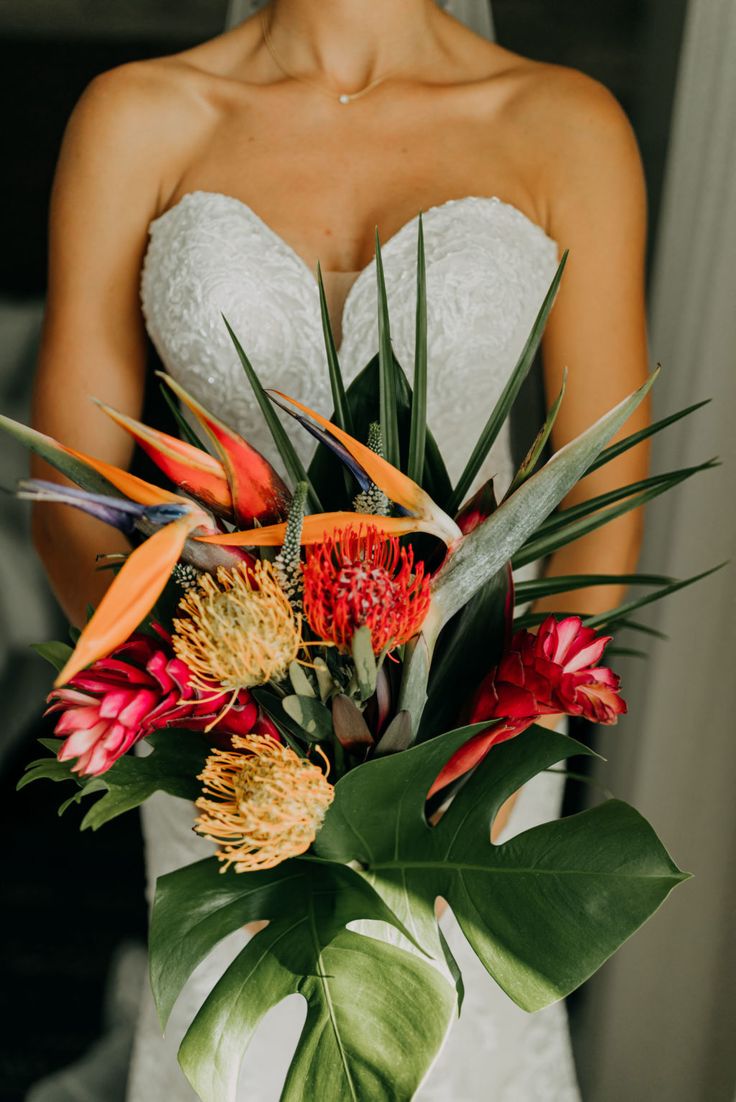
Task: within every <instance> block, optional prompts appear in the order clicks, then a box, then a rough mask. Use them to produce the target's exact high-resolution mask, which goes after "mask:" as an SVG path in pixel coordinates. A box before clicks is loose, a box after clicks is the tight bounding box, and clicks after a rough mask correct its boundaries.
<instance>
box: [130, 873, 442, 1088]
mask: <svg viewBox="0 0 736 1102" xmlns="http://www.w3.org/2000/svg"><path fill="white" fill-rule="evenodd" d="M264 918H265V919H268V920H269V924H268V926H267V927H266V928H265V929H264V930H262V931H261V932H259V933H257V934H256V935H255V936H254V937H253V938H252V939H251V940H250V941H249V942H248V943H247V944H246V946H245V948H244V949H243V950H242V951H241V953H240V954H239V956H238V957H236V959H235V961H234V962H233V963H232V964H231V965H230V967H229V968H228V969H227V971H226V972H225V973H224V975H223V977H222V979H221V980H220V981H219V983H217V985H216V986H215V988H214V990H213V991H212V992H211V994H210V995H209V997H208V998H207V1000H206V1001H205V1003H204V1004H203V1006H202V1008H201V1010H200V1012H199V1013H198V1015H197V1017H196V1018H195V1019H194V1022H193V1023H192V1025H191V1026H190V1028H189V1030H188V1032H187V1034H186V1036H185V1038H184V1040H183V1042H182V1045H181V1048H180V1050H179V1061H180V1063H181V1065H182V1067H183V1069H184V1071H185V1073H186V1075H187V1077H188V1079H189V1081H190V1082H191V1084H192V1086H193V1087H194V1089H195V1090H196V1091H197V1093H198V1094H199V1096H200V1098H201V1099H203V1102H229V1100H231V1099H234V1098H235V1094H236V1090H237V1082H238V1073H239V1069H240V1063H241V1060H242V1057H243V1054H244V1052H245V1050H246V1048H247V1046H248V1044H249V1042H250V1039H251V1037H252V1036H253V1033H254V1031H255V1029H256V1027H257V1025H258V1023H259V1022H260V1021H261V1019H262V1018H263V1016H264V1014H265V1013H266V1012H267V1011H268V1010H269V1009H270V1008H271V1007H273V1006H276V1005H277V1004H278V1003H280V1002H281V1001H282V1000H283V999H284V998H286V997H287V996H288V995H291V994H293V993H295V992H296V993H299V994H300V995H302V996H303V997H304V999H305V1000H306V1002H307V1019H306V1023H305V1025H304V1029H303V1031H302V1035H301V1037H300V1040H299V1046H298V1048H297V1052H296V1055H295V1057H294V1060H293V1062H292V1064H291V1067H290V1070H289V1074H288V1078H287V1081H286V1085H285V1087H284V1091H283V1093H282V1096H281V1097H282V1099H283V1100H284V1102H302V1100H303V1099H319V1100H320V1102H342V1100H344V1099H354V1100H358V1099H361V1100H363V1099H371V1100H372V1102H390V1100H391V1102H400V1100H407V1102H408V1100H409V1099H410V1098H412V1097H413V1095H414V1093H415V1092H416V1089H417V1088H418V1086H419V1084H420V1083H421V1081H422V1079H423V1078H424V1076H425V1075H426V1073H427V1071H428V1069H429V1067H430V1065H431V1063H432V1060H433V1058H434V1056H435V1054H436V1052H437V1051H438V1049H439V1048H440V1046H441V1044H442V1041H443V1039H444V1037H445V1035H446V1033H447V1030H448V1028H449V1025H450V1023H451V1021H452V1016H453V1012H454V1009H455V992H454V990H453V988H452V986H451V985H450V983H449V982H448V981H447V980H446V979H445V978H444V977H443V976H442V975H441V974H440V972H439V971H438V970H437V969H436V968H435V967H433V966H432V965H431V964H429V963H427V962H426V960H424V959H422V957H421V956H419V954H418V953H416V952H414V953H410V952H406V951H404V950H403V949H399V948H397V947H395V946H393V945H390V944H388V943H386V942H385V941H379V940H378V939H377V938H373V937H365V936H363V935H361V934H358V933H353V932H351V931H349V930H347V929H346V928H345V927H346V925H347V923H348V922H350V921H351V920H354V919H358V918H370V919H375V920H378V921H382V922H388V923H391V924H392V925H394V926H397V927H398V928H399V929H400V930H402V931H403V932H404V934H406V935H407V936H411V935H409V934H408V931H406V930H404V929H403V927H402V926H401V923H399V922H398V920H397V919H396V917H395V916H394V915H393V914H392V913H391V912H390V911H389V909H388V907H387V906H386V905H385V903H384V902H383V901H382V900H381V899H380V897H379V896H378V895H377V894H376V893H375V892H374V890H373V889H372V888H371V887H370V885H369V884H368V883H367V882H366V880H365V879H363V878H362V877H361V876H359V875H358V873H356V872H354V871H353V870H352V869H350V868H347V867H346V866H344V865H340V864H332V863H330V862H315V861H310V860H307V859H299V858H295V859H292V860H290V861H285V862H284V863H283V864H281V865H279V866H278V867H277V868H275V869H269V870H262V871H259V872H251V873H241V874H238V873H234V872H227V873H224V874H221V873H220V872H219V867H218V863H217V861H216V860H215V859H214V858H209V859H206V860H204V861H200V862H198V863H197V864H194V865H189V866H187V867H186V868H183V869H179V870H177V871H176V872H173V873H170V874H169V875H167V876H164V877H162V878H160V879H159V881H158V884H157V891H156V900H155V904H154V910H153V917H152V922H151V936H150V955H151V979H152V985H153V990H154V995H155V998H156V1004H157V1006H158V1009H159V1014H160V1016H161V1018H162V1022H163V1023H164V1024H165V1023H166V1020H167V1019H168V1015H169V1013H170V1011H171V1008H172V1006H173V1004H174V1002H175V1000H176V998H177V996H178V994H179V992H180V991H181V989H182V987H183V986H184V984H185V983H186V980H187V979H188V977H189V976H190V975H191V973H192V972H193V970H194V969H195V968H196V966H197V964H198V963H199V962H200V961H201V960H203V959H204V958H205V957H206V956H207V954H208V953H209V952H210V950H211V949H212V948H213V947H214V945H215V944H216V943H217V942H218V941H220V940H221V939H222V938H223V937H225V936H226V935H227V934H229V933H231V932H232V931H233V930H236V929H238V928H239V927H241V926H242V925H243V924H244V923H246V922H250V921H253V920H255V919H264Z"/></svg>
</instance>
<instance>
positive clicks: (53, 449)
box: [0, 414, 123, 497]
mask: <svg viewBox="0 0 736 1102" xmlns="http://www.w3.org/2000/svg"><path fill="white" fill-rule="evenodd" d="M0 429H3V430H4V431H5V432H7V433H8V434H9V435H10V436H12V437H13V438H14V439H15V440H17V441H18V443H20V444H23V445H24V446H25V447H26V448H28V450H29V451H32V452H35V453H36V455H40V456H41V458H42V459H45V460H46V462H47V463H50V464H51V466H52V467H55V468H56V470H57V471H60V472H61V474H63V475H66V477H67V478H69V479H71V481H72V482H74V483H76V485H77V486H80V487H81V488H82V489H83V490H87V491H88V492H89V493H93V494H107V495H108V496H109V497H122V496H123V495H122V494H121V493H120V491H119V490H117V489H116V488H115V487H114V486H113V484H112V483H111V482H108V481H107V479H106V478H104V477H103V476H102V475H101V474H98V473H97V471H95V470H94V469H93V468H92V467H90V466H88V465H87V464H86V463H85V462H84V460H82V459H77V457H76V456H74V455H70V454H69V453H68V452H67V451H66V449H65V448H63V447H62V446H61V444H57V442H56V441H55V440H53V439H52V438H51V437H50V436H46V435H45V434H44V433H42V432H37V430H36V429H32V428H29V427H28V426H27V425H21V424H20V423H19V422H18V421H14V420H13V419H12V418H11V417H5V416H4V415H3V414H0Z"/></svg>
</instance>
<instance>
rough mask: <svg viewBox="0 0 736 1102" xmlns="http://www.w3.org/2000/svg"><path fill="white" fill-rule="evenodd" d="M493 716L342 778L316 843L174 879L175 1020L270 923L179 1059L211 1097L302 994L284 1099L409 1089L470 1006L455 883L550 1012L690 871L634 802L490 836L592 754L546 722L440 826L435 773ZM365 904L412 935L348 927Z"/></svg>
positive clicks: (465, 909)
mask: <svg viewBox="0 0 736 1102" xmlns="http://www.w3.org/2000/svg"><path fill="white" fill-rule="evenodd" d="M482 727H483V725H482V724H475V725H474V726H472V727H466V728H463V729H460V730H457V731H452V732H450V733H448V734H444V735H440V736H438V737H437V738H434V739H432V740H430V741H429V742H425V743H422V744H420V745H418V746H416V747H414V748H413V749H411V750H408V751H406V752H404V753H402V754H396V755H393V756H391V757H387V758H379V759H376V760H373V761H371V762H368V763H367V764H365V765H362V766H360V767H358V768H356V769H354V770H353V771H352V772H351V773H349V774H348V775H347V776H345V777H344V778H342V779H341V780H340V781H338V783H337V785H336V787H335V798H334V801H333V803H332V805H331V807H330V809H329V811H328V812H327V815H326V817H325V821H324V824H323V826H322V829H321V831H320V833H319V835H318V836H317V839H316V842H315V845H314V847H313V852H312V853H310V854H309V855H307V856H306V857H303V858H296V859H292V860H289V861H285V862H283V863H282V864H281V865H279V866H278V867H277V868H275V869H271V870H263V871H259V872H251V873H242V874H237V873H234V872H232V871H230V872H227V873H225V874H220V872H219V871H218V866H217V862H216V861H215V859H214V858H210V859H207V860H205V861H201V862H198V863H197V864H195V865H190V866H188V867H187V868H184V869H179V870H178V871H176V872H173V873H170V874H169V875H168V876H164V877H162V878H161V879H160V880H159V881H158V887H157V894H156V901H155V905H154V911H153V918H152V926H151V975H152V983H153V988H154V993H155V997H156V1002H157V1005H158V1007H159V1012H160V1015H161V1018H162V1021H163V1023H164V1024H165V1022H166V1020H167V1018H168V1015H169V1013H170V1010H171V1008H172V1006H173V1005H174V1002H175V1001H176V998H177V997H178V995H179V993H180V991H181V990H182V988H183V986H184V984H185V983H186V981H187V979H188V977H189V976H190V975H191V974H192V972H193V971H194V969H195V968H196V967H197V965H198V964H199V963H200V962H201V961H202V960H204V958H205V957H206V956H207V955H208V953H209V952H210V951H211V949H212V948H213V947H214V946H215V945H216V944H217V942H219V941H220V940H221V939H222V938H223V937H225V936H227V935H228V934H229V933H231V932H232V931H234V930H236V929H238V928H239V927H241V926H242V925H244V924H245V923H246V922H251V921H254V920H258V919H267V920H268V923H269V924H268V926H267V927H266V928H265V929H264V930H262V931H261V932H259V933H258V934H256V935H255V936H254V937H253V938H252V939H251V940H250V941H249V942H248V943H247V944H246V946H245V948H244V949H243V950H242V951H241V953H240V954H239V956H237V957H236V959H235V961H234V962H233V963H232V964H231V965H230V967H229V968H228V969H227V970H226V972H225V973H224V975H223V976H222V978H221V979H220V981H219V982H218V983H217V984H216V986H215V987H214V989H213V990H212V992H211V993H210V995H209V996H208V998H207V999H206V1001H205V1002H204V1004H203V1006H202V1008H201V1010H200V1011H199V1013H198V1015H197V1017H196V1018H195V1019H194V1022H193V1023H192V1025H191V1026H190V1028H189V1030H188V1032H187V1034H186V1036H185V1038H184V1041H183V1042H182V1045H181V1048H180V1053H179V1059H180V1062H181V1064H182V1067H183V1068H184V1070H185V1072H186V1074H187V1077H188V1078H189V1080H190V1082H191V1083H192V1085H193V1086H194V1088H195V1090H196V1091H197V1092H198V1093H199V1095H200V1097H201V1098H202V1099H203V1100H204V1102H229V1100H231V1099H233V1098H234V1097H235V1091H236V1090H237V1081H238V1073H239V1067H240V1063H241V1060H242V1056H243V1053H244V1052H245V1049H246V1048H247V1046H248V1044H249V1042H250V1039H251V1037H252V1036H253V1033H254V1031H255V1029H256V1027H257V1025H258V1023H259V1022H260V1021H261V1019H262V1018H263V1016H264V1014H265V1013H266V1012H267V1011H268V1010H269V1009H270V1008H271V1007H273V1006H275V1005H277V1004H278V1003H279V1002H281V1001H282V1000H283V999H284V998H286V997H287V996H288V995H290V994H292V993H295V992H297V993H299V994H301V995H302V996H303V997H304V999H305V1000H306V1002H307V1019H306V1023H305V1026H304V1029H303V1031H302V1034H301V1037H300V1039H299V1043H298V1046H297V1050H296V1053H295V1056H294V1059H293V1061H292V1063H291V1067H290V1069H289V1073H288V1076H287V1080H286V1085H285V1087H284V1091H283V1094H282V1100H284V1102H297V1100H301V1099H304V1098H315V1099H317V1098H318V1099H320V1102H342V1100H343V1099H354V1100H358V1099H360V1100H362V1099H371V1102H409V1100H410V1099H411V1098H412V1097H414V1094H415V1092H416V1090H417V1089H418V1086H419V1084H420V1083H421V1081H422V1079H423V1078H424V1076H425V1075H426V1074H427V1071H428V1069H429V1068H430V1067H431V1064H432V1061H433V1059H434V1058H435V1056H436V1054H437V1051H438V1049H439V1047H440V1046H441V1044H442V1042H443V1039H444V1037H445V1035H446V1032H447V1029H448V1027H449V1024H450V1022H451V1020H452V1018H453V1013H454V1009H455V1006H456V995H455V991H454V990H453V988H452V986H451V984H450V982H449V981H448V980H447V979H445V976H444V975H443V974H441V972H440V970H439V967H444V968H447V965H449V971H450V973H454V971H455V970H454V969H453V963H454V962H452V961H451V960H447V955H448V953H449V950H448V948H447V945H446V943H444V941H443V939H442V937H441V934H440V931H439V928H438V925H437V922H436V920H435V914H434V905H435V900H436V899H437V897H438V896H441V897H443V898H444V899H446V900H447V901H448V903H449V905H450V907H451V908H452V910H453V911H454V914H455V917H456V919H457V921H458V922H459V924H460V926H461V928H462V930H463V932H464V934H465V936H466V937H467V939H468V941H469V943H470V945H471V946H472V948H473V949H474V951H475V952H476V953H477V955H478V957H479V958H480V960H481V961H482V962H483V964H484V966H485V967H486V968H487V970H488V971H489V972H490V973H491V975H492V976H493V977H494V978H495V979H496V981H497V982H498V983H499V984H500V985H501V987H502V988H503V989H504V990H505V991H506V992H507V993H508V994H509V995H510V996H511V997H512V998H513V999H514V1000H515V1001H516V1002H517V1003H518V1004H519V1005H520V1006H522V1007H523V1008H524V1009H526V1010H529V1011H532V1010H537V1009H540V1008H541V1007H543V1006H546V1005H547V1004H549V1003H550V1002H553V1001H555V1000H556V999H559V998H562V997H563V996H564V995H566V994H568V993H569V992H570V991H572V990H573V989H574V988H575V987H577V986H578V985H579V984H580V983H582V982H583V980H585V979H586V978H587V977H588V976H589V975H591V973H592V972H594V971H595V970H596V968H598V967H599V966H600V965H601V964H602V963H603V961H605V960H606V959H607V957H609V956H610V955H611V953H613V952H614V951H615V949H617V948H618V946H619V945H620V944H621V943H622V942H623V941H624V940H625V939H626V938H627V937H629V935H630V934H632V933H633V932H634V930H636V928H637V927H638V926H640V925H641V924H642V922H644V921H645V920H646V919H647V918H648V917H649V916H650V915H651V914H652V913H653V912H654V911H655V910H656V908H657V907H658V906H659V905H660V903H661V902H662V901H663V900H664V898H665V896H666V895H667V894H668V892H669V891H670V890H671V889H672V888H673V887H674V885H675V884H677V883H678V882H679V881H681V880H682V879H684V878H685V874H683V873H681V872H680V871H679V870H678V869H677V867H676V866H675V865H674V864H673V862H672V861H671V860H670V858H669V856H668V855H667V853H666V852H665V850H664V849H663V847H662V845H661V843H660V842H659V840H658V839H657V836H656V835H655V833H654V831H653V830H652V828H651V827H650V826H649V825H648V824H647V823H646V822H645V820H644V819H642V817H641V816H640V815H639V814H638V813H637V812H636V811H634V810H633V809H632V808H630V807H628V806H627V805H626V804H624V803H621V802H620V801H618V800H609V801H608V802H606V803H604V804H602V805H600V806H599V807H596V808H594V809H592V810H590V811H586V812H583V813H582V814H580V815H575V816H572V817H571V818H568V819H563V820H556V821H554V822H551V823H547V824H544V825H542V826H539V827H536V828H534V829H532V830H528V831H526V832H525V833H523V834H521V835H519V836H517V837H516V838H512V839H511V840H509V841H507V842H505V843H503V844H502V845H493V844H491V841H490V828H491V824H492V822H493V819H494V817H495V815H496V813H497V812H498V809H499V808H500V806H501V805H502V803H503V802H504V800H505V799H506V798H507V797H508V796H509V795H510V794H511V793H512V792H515V791H516V790H517V789H518V788H519V787H520V786H521V785H523V784H524V783H525V782H526V781H527V780H529V779H530V778H531V777H532V776H534V775H536V774H537V773H539V772H540V771H542V770H544V769H546V768H549V767H550V766H551V765H553V764H554V763H556V762H559V761H561V760H563V759H565V758H567V757H569V756H571V755H573V754H579V753H591V751H589V750H587V749H586V747H584V746H582V745H581V744H579V743H577V742H575V741H574V740H572V739H569V738H567V737H565V736H563V735H558V734H553V733H551V732H549V731H546V730H543V729H541V728H532V729H530V730H529V731H527V732H525V733H524V734H523V735H520V736H518V737H517V738H516V739H513V740H511V741H509V742H508V743H505V744H503V745H500V746H498V747H496V748H495V749H494V750H493V751H492V752H491V753H490V754H489V755H488V756H487V757H486V759H485V760H484V761H483V762H482V763H481V765H480V766H478V767H477V769H476V770H475V772H474V774H473V775H472V776H471V778H470V779H469V780H468V781H467V783H466V784H465V785H464V786H463V787H462V788H461V789H460V790H459V792H458V794H457V795H456V797H455V799H454V801H453V803H452V804H451V806H450V808H449V810H448V811H447V812H446V814H445V815H444V817H443V818H442V819H441V820H440V822H439V824H438V825H437V826H434V827H431V826H430V825H429V824H428V823H427V820H426V818H425V799H426V793H427V791H428V789H429V787H430V785H431V784H432V781H433V780H434V779H435V777H436V776H437V774H438V773H439V771H440V770H441V769H442V767H443V765H444V764H445V763H446V761H447V760H448V758H449V757H450V756H451V754H453V753H454V752H455V751H456V750H457V749H458V747H459V746H461V745H462V744H463V742H464V741H465V740H466V739H467V738H468V737H470V736H471V735H472V734H474V733H476V732H477V731H478V730H479V729H482ZM377 806H380V808H381V814H380V815H376V807H377ZM356 862H357V868H358V870H359V871H354V869H355V868H356ZM356 919H369V920H374V921H378V922H381V923H388V924H390V925H392V926H394V927H395V928H396V929H398V930H399V932H400V933H401V934H402V935H403V937H404V938H406V939H408V941H406V942H404V944H406V945H407V948H406V949H404V948H400V947H398V946H396V945H391V944H388V943H387V942H386V941H385V940H382V939H379V938H378V937H377V936H376V937H370V936H366V935H365V934H361V933H357V932H353V931H349V930H347V929H346V927H347V924H348V923H349V922H351V921H353V920H356ZM411 943H413V945H414V946H419V947H421V948H423V950H424V952H425V954H426V955H427V956H430V957H433V958H435V960H436V962H437V963H438V967H437V968H435V967H434V965H433V964H430V963H428V962H427V960H426V959H425V958H423V957H422V956H421V955H420V954H419V952H418V951H417V949H416V948H414V949H412V945H411ZM440 962H442V963H441V964H440ZM445 962H447V963H445ZM446 974H447V972H445V975H446ZM455 979H456V981H457V983H458V988H459V989H460V988H461V979H460V977H458V976H456V975H455Z"/></svg>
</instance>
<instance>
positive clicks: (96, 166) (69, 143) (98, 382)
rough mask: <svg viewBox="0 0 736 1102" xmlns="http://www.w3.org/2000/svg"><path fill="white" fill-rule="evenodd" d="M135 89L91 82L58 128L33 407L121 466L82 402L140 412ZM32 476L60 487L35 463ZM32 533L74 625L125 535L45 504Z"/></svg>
mask: <svg viewBox="0 0 736 1102" xmlns="http://www.w3.org/2000/svg"><path fill="white" fill-rule="evenodd" d="M149 83H150V82H149ZM145 84H146V81H145V79H144V80H141V76H140V73H139V71H138V70H137V68H136V67H135V66H131V67H128V66H126V67H122V68H121V69H118V70H112V71H110V72H109V73H105V74H103V75H102V76H100V77H97V78H96V79H95V80H94V81H92V83H91V84H90V85H89V86H88V87H87V89H86V91H85V92H84V94H83V95H82V97H81V99H80V100H79V102H78V103H77V105H76V107H75V109H74V111H73V113H72V115H71V117H70V119H69V122H68V124H67V128H66V131H65V134H64V140H63V143H62V148H61V153H60V156H59V160H58V164H57V169H56V175H55V178H54V185H53V191H52V197H51V205H50V212H49V272H48V298H47V302H46V311H45V316H44V324H43V333H42V341H41V349H40V356H39V362H38V372H37V376H36V382H35V388H34V401H33V424H34V426H35V427H36V428H37V429H40V430H41V431H42V432H45V433H48V434H50V435H51V436H54V437H56V439H58V440H60V441H61V442H62V443H64V444H68V445H70V446H71V447H74V448H77V449H79V450H81V451H84V452H88V453H90V454H92V455H94V456H97V457H99V458H101V459H104V460H106V461H108V462H110V463H114V464H116V465H118V466H121V467H127V465H128V464H129V462H130V459H131V454H132V448H131V445H130V444H129V443H128V440H127V439H126V437H125V434H124V433H122V432H120V431H119V430H117V429H116V428H115V427H113V426H112V425H111V423H110V422H109V420H108V419H107V418H106V417H105V415H104V414H103V413H101V412H100V411H99V410H98V409H97V407H96V406H95V405H94V404H93V403H92V402H91V401H90V396H95V397H97V398H100V399H102V400H103V401H105V402H108V403H109V404H110V405H112V406H115V407H116V408H118V409H120V410H123V411H124V412H125V413H127V414H130V415H132V416H134V417H135V416H138V415H139V414H140V409H141V404H142V397H143V384H144V369H145V351H146V342H145V330H144V326H143V322H142V317H141V311H140V306H139V300H138V280H139V271H140V265H141V261H142V257H143V252H144V249H145V243H146V229H147V225H148V222H149V220H150V219H151V218H152V217H153V216H154V214H155V211H156V204H157V200H158V194H157V192H158V179H159V178H160V177H159V172H158V161H159V159H160V147H159V148H158V149H157V148H156V146H155V142H154V137H155V135H154V132H153V128H152V127H150V126H147V125H146V124H145V117H146V116H145V108H146V105H148V108H149V110H150V100H147V98H146V97H147V95H149V94H150V89H149V88H146V87H145ZM32 470H33V473H34V475H35V476H37V477H44V478H52V479H55V480H57V481H58V480H61V475H59V474H58V473H57V472H55V471H52V469H51V468H49V467H47V466H46V465H45V464H44V463H43V462H42V461H41V460H39V459H38V458H37V457H34V459H33V463H32ZM33 534H34V542H35V545H36V548H37V550H38V553H39V555H40V556H41V559H42V561H43V563H44V566H45V568H46V571H47V573H48V576H49V578H50V580H51V584H52V586H53V588H54V591H55V593H56V595H57V597H58V599H59V601H60V603H61V605H62V607H63V609H64V611H65V612H66V614H67V616H68V617H69V618H70V619H71V620H72V621H73V622H75V623H76V624H80V622H83V620H84V618H85V609H86V606H87V604H88V603H90V602H91V603H93V604H95V603H97V602H98V601H99V598H100V596H101V594H102V592H103V590H104V589H105V588H106V586H107V585H108V584H109V581H110V573H109V571H102V572H99V571H97V572H96V571H95V555H96V554H97V553H99V552H109V551H115V550H122V549H124V548H125V547H126V546H127V545H126V541H125V538H124V537H123V536H122V535H120V534H119V533H118V532H116V531H115V530H114V529H112V528H109V527H107V526H106V525H103V524H102V523H101V522H99V521H96V520H94V519H92V518H91V517H88V516H86V515H85V514H83V513H80V512H78V511H77V510H73V509H69V508H68V507H65V506H60V505H46V504H44V505H39V506H36V507H35V509H34V515H33Z"/></svg>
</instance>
